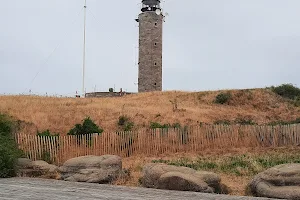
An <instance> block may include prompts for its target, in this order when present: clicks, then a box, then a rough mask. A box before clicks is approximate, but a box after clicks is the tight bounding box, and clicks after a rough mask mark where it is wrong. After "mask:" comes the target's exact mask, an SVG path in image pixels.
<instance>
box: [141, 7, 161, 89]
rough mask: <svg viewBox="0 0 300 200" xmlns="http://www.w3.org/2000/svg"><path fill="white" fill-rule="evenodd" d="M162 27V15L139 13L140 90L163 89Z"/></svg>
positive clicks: (152, 12) (151, 12) (149, 12)
mask: <svg viewBox="0 0 300 200" xmlns="http://www.w3.org/2000/svg"><path fill="white" fill-rule="evenodd" d="M162 28H163V16H162V15H157V14H156V13H155V12H154V11H147V12H143V13H141V14H140V15H139V80H138V91H139V92H150V91H161V90H162Z"/></svg>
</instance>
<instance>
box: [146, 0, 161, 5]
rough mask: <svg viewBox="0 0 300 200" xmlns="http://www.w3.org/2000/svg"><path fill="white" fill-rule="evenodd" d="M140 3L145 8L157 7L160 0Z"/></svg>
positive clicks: (148, 0) (147, 0)
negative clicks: (145, 6)
mask: <svg viewBox="0 0 300 200" xmlns="http://www.w3.org/2000/svg"><path fill="white" fill-rule="evenodd" d="M142 3H143V4H144V5H147V6H159V4H160V0H142Z"/></svg>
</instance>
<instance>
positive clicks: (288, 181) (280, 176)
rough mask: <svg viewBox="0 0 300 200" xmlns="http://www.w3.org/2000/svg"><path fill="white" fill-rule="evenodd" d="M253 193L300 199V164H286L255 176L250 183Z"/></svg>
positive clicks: (261, 195) (270, 196)
mask: <svg viewBox="0 0 300 200" xmlns="http://www.w3.org/2000/svg"><path fill="white" fill-rule="evenodd" d="M249 189H250V192H251V193H252V195H255V196H259V197H269V198H279V199H292V200H299V199H300V164H284V165H278V166H275V167H273V168H270V169H268V170H266V171H264V172H262V173H260V174H258V175H256V176H255V177H254V179H253V180H252V181H251V183H250V184H249Z"/></svg>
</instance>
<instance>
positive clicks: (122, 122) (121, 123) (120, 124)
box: [118, 115, 129, 126]
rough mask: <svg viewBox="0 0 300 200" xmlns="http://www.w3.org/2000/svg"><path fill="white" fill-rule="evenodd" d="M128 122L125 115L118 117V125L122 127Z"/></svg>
mask: <svg viewBox="0 0 300 200" xmlns="http://www.w3.org/2000/svg"><path fill="white" fill-rule="evenodd" d="M128 121H129V118H128V117H126V116H125V115H122V116H120V117H119V121H118V125H119V126H124V125H125V124H126V123H127V122H128Z"/></svg>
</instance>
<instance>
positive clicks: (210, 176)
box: [141, 163, 226, 193]
mask: <svg viewBox="0 0 300 200" xmlns="http://www.w3.org/2000/svg"><path fill="white" fill-rule="evenodd" d="M141 181H142V185H143V186H144V187H148V188H156V189H166V190H180V191H194V192H203V193H226V191H222V185H221V184H220V182H221V178H220V177H219V176H218V175H217V174H215V173H212V172H206V171H196V170H194V169H191V168H187V167H176V166H171V165H166V164H155V163H151V164H147V165H145V167H144V168H143V177H142V180H141Z"/></svg>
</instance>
